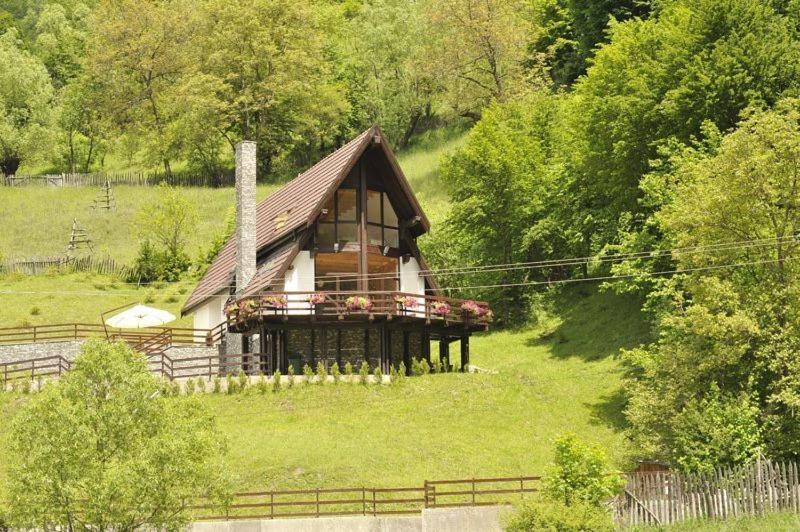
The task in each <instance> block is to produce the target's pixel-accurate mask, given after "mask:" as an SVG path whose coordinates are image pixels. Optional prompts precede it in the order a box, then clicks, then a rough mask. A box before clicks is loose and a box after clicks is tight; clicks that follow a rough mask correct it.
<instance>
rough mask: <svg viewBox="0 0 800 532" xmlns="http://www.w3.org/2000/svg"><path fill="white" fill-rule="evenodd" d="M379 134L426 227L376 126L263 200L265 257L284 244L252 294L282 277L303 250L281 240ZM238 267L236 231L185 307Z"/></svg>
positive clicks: (259, 231)
mask: <svg viewBox="0 0 800 532" xmlns="http://www.w3.org/2000/svg"><path fill="white" fill-rule="evenodd" d="M376 135H377V136H379V137H381V139H380V144H381V147H382V148H383V152H384V153H385V154H386V157H387V159H388V161H389V164H390V165H391V166H392V168H393V170H394V172H395V173H396V174H397V175H398V176H399V181H400V185H401V187H402V189H403V191H404V192H405V195H406V196H407V197H408V199H409V202H410V204H411V205H412V206H413V209H414V210H415V211H416V212H418V213H419V214H420V216H421V218H422V226H423V227H424V229H425V230H427V229H428V228H429V222H428V219H427V218H426V217H425V214H424V213H423V212H422V208H421V207H420V206H419V203H418V202H417V199H416V198H415V197H414V194H413V192H412V191H411V188H410V186H409V185H408V181H407V180H406V179H405V176H403V174H402V171H401V170H400V167H399V165H398V164H397V160H396V159H395V157H394V154H393V153H392V152H391V150H390V149H389V148H388V146H387V144H386V140H385V139H384V138H383V134H382V132H381V130H380V128H378V127H377V126H373V127H371V128H369V129H367V130H366V131H364V132H362V133H361V134H360V135H358V136H357V137H356V138H354V139H353V140H351V141H350V142H348V143H347V144H345V145H344V146H342V147H341V148H339V149H337V150H336V151H334V152H333V153H331V154H330V155H328V156H327V157H325V158H324V159H322V160H321V161H319V162H318V163H317V164H315V165H314V166H312V167H311V168H309V169H308V170H306V171H305V172H303V173H302V174H300V175H298V176H297V177H296V178H294V179H293V180H292V181H290V182H288V183H287V184H286V185H284V186H283V187H282V188H281V189H279V190H278V191H276V192H275V193H273V194H272V195H270V196H269V197H268V198H266V199H265V200H264V201H262V202H261V203H259V204H258V206H257V207H256V249H257V250H258V251H259V258H260V259H263V254H262V253H261V251H263V250H265V249H267V248H269V247H270V246H273V245H280V247H279V248H278V249H276V250H275V251H273V252H270V254H269V260H268V261H267V262H266V263H264V264H262V265H259V267H258V269H257V271H256V275H255V277H254V278H253V280H252V281H251V282H250V284H249V285H248V287H247V289H246V293H247V294H248V295H252V294H255V293H257V292H258V291H260V290H263V289H266V288H268V287H269V285H270V283H271V282H272V281H273V280H274V279H275V278H276V277H278V276H280V275H281V274H282V273H283V272H285V270H286V268H287V267H288V265H289V264H290V263H291V261H292V260H293V259H294V257H295V255H296V254H297V251H298V250H299V244H297V243H296V242H295V241H292V242H290V243H288V244H282V245H281V241H282V240H285V239H286V238H290V237H291V236H292V234H293V232H294V231H296V230H298V229H300V228H303V227H308V226H310V225H311V224H313V223H314V222H315V220H316V218H317V217H318V216H319V214H320V212H321V210H322V208H323V207H324V205H325V202H326V201H327V199H328V198H329V197H330V195H331V194H332V193H333V191H334V190H336V188H338V187H339V185H340V184H341V182H342V181H343V180H344V179H345V178H346V177H347V174H348V173H349V172H350V170H351V169H352V168H353V166H354V165H355V164H356V162H357V161H358V159H359V157H360V156H361V154H362V153H364V150H365V149H366V148H367V147H368V146H369V145H370V144H371V142H372V139H373V138H374V137H375V136H376ZM278 259H280V260H278ZM235 269H236V239H235V237H231V238H229V239H228V241H227V242H226V243H225V246H224V247H223V248H222V250H221V251H220V252H219V254H218V255H217V257H216V258H215V259H214V261H213V262H212V263H211V266H210V267H209V269H208V271H207V272H206V274H205V275H204V276H203V278H202V279H201V280H200V282H199V283H198V285H197V286H196V287H195V289H194V291H193V292H192V294H191V295H190V296H189V299H187V301H186V304H185V305H184V306H183V309H182V311H181V313H182V314H186V313H188V312H191V311H192V310H193V309H194V308H195V307H197V306H199V305H201V304H202V303H204V302H205V301H206V300H207V299H209V298H210V297H212V296H214V295H216V294H219V293H222V292H226V293H227V292H230V291H231V288H232V285H233V283H234V272H235Z"/></svg>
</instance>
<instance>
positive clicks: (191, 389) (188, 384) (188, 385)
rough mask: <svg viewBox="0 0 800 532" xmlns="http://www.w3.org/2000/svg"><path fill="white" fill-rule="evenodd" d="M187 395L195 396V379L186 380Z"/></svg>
mask: <svg viewBox="0 0 800 532" xmlns="http://www.w3.org/2000/svg"><path fill="white" fill-rule="evenodd" d="M184 388H185V393H186V395H194V388H195V386H194V379H186V384H185V385H184Z"/></svg>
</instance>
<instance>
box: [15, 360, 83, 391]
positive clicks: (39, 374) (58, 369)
mask: <svg viewBox="0 0 800 532" xmlns="http://www.w3.org/2000/svg"><path fill="white" fill-rule="evenodd" d="M71 366H72V363H71V362H70V361H69V360H67V359H66V358H64V357H63V356H61V355H53V356H47V357H38V358H29V359H26V360H16V361H11V362H3V363H0V383H2V385H1V386H0V389H5V387H6V386H7V385H8V383H10V382H14V381H17V380H21V379H26V380H27V379H31V380H35V379H37V378H45V377H59V376H61V375H62V374H63V373H65V372H67V371H69V369H70V367H71Z"/></svg>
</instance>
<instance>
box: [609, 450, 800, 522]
mask: <svg viewBox="0 0 800 532" xmlns="http://www.w3.org/2000/svg"><path fill="white" fill-rule="evenodd" d="M776 510H791V511H795V512H798V511H800V467H798V464H796V463H794V462H773V461H770V460H766V459H761V458H759V459H758V460H756V461H755V462H754V463H752V464H750V465H747V466H742V467H737V468H724V469H717V470H715V471H713V472H710V473H703V474H693V475H684V474H680V473H675V472H647V473H632V474H630V475H629V476H628V482H627V485H626V486H625V489H624V491H623V493H622V495H620V496H619V497H617V499H616V502H615V513H616V521H617V523H618V524H620V525H623V526H637V525H669V524H672V523H678V522H680V521H684V520H687V519H705V518H718V519H726V518H729V517H737V516H741V515H760V514H763V513H765V512H769V511H776Z"/></svg>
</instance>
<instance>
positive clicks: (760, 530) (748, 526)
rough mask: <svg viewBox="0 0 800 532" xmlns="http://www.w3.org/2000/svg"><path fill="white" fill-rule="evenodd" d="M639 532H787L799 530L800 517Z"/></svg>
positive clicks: (791, 515) (683, 525) (743, 519)
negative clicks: (660, 531)
mask: <svg viewBox="0 0 800 532" xmlns="http://www.w3.org/2000/svg"><path fill="white" fill-rule="evenodd" d="M636 530H637V531H640V532H653V531H656V530H663V531H664V532H689V531H691V532H789V531H792V530H800V515H798V514H794V513H785V512H778V513H772V514H767V515H764V516H761V517H740V518H737V519H728V520H726V521H714V520H703V521H687V522H686V523H681V524H679V525H674V526H668V527H650V528H637V529H636Z"/></svg>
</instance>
